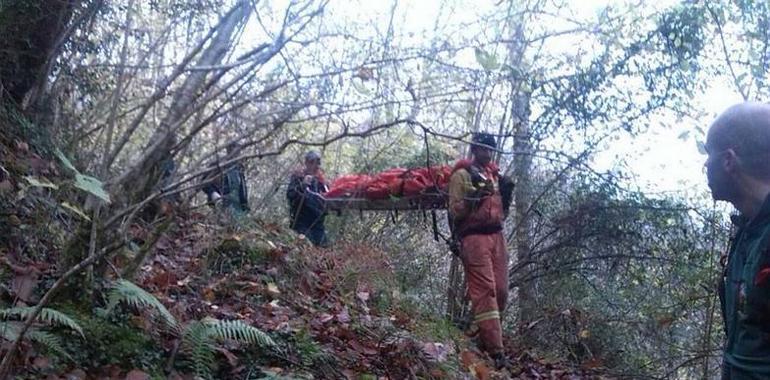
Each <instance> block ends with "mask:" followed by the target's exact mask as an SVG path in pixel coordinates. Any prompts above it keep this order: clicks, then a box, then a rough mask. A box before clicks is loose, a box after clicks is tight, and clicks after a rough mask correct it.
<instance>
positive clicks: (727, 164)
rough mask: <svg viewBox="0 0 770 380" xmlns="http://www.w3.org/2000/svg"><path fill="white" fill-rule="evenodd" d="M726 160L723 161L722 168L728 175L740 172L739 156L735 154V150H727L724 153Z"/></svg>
mask: <svg viewBox="0 0 770 380" xmlns="http://www.w3.org/2000/svg"><path fill="white" fill-rule="evenodd" d="M724 155H725V158H724V160H723V161H722V166H723V168H724V169H725V172H727V173H734V172H735V171H737V170H738V166H739V160H740V159H739V158H738V155H737V154H736V153H735V150H733V149H732V148H730V149H727V150H725V152H724Z"/></svg>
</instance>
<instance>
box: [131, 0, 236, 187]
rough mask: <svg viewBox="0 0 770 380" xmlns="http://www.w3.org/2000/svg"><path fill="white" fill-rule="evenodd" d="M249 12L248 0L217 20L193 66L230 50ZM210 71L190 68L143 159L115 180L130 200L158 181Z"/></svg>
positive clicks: (214, 61)
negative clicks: (210, 36)
mask: <svg viewBox="0 0 770 380" xmlns="http://www.w3.org/2000/svg"><path fill="white" fill-rule="evenodd" d="M250 13H251V5H250V3H248V2H240V3H238V4H237V5H236V6H235V7H233V9H232V10H231V11H230V12H228V13H227V15H225V16H224V18H223V19H222V20H221V21H220V23H219V25H218V27H217V31H216V34H215V35H214V37H213V38H212V39H211V42H210V43H209V45H208V47H207V48H206V49H205V50H203V52H202V53H201V55H200V57H199V58H198V61H197V62H196V64H195V65H196V66H215V65H217V64H219V63H220V62H221V61H222V59H223V58H224V57H225V56H226V55H227V53H228V52H229V51H230V49H231V47H232V43H233V38H234V36H235V34H236V32H237V31H238V30H239V28H240V26H241V25H242V24H243V23H244V22H245V21H246V19H247V18H248V16H249V14H250ZM209 73H210V71H204V70H201V71H197V70H196V71H192V72H191V73H190V74H189V75H188V76H187V78H185V80H184V82H183V83H182V85H181V86H180V87H179V89H177V91H176V94H175V95H174V98H173V99H172V101H171V106H170V107H169V111H168V113H167V114H166V116H165V117H164V118H163V119H162V120H161V122H160V126H159V127H158V128H157V129H156V131H155V133H154V134H153V136H152V137H151V138H150V143H149V145H148V146H147V148H146V149H145V153H144V154H143V155H142V158H141V159H140V160H139V162H137V163H136V164H135V165H133V166H132V167H131V168H130V169H129V170H128V171H127V172H126V173H124V174H123V175H121V177H120V178H119V179H118V180H117V183H118V184H119V185H121V186H122V187H123V188H124V190H125V191H126V194H128V196H129V199H130V201H138V200H141V199H144V198H146V197H147V196H148V195H149V194H150V193H152V191H153V187H154V186H155V185H156V184H157V183H158V181H159V179H160V177H161V175H162V169H161V167H160V165H162V163H164V162H165V161H166V160H169V159H171V149H172V148H173V147H174V145H175V144H176V138H177V136H176V130H177V129H178V126H179V125H180V124H181V123H183V122H184V121H185V119H186V118H187V117H188V115H190V114H191V110H192V108H193V107H194V106H195V103H196V100H197V99H198V98H199V97H200V96H201V95H202V94H201V92H202V90H203V89H204V87H205V86H206V84H207V81H206V78H207V77H208V75H209Z"/></svg>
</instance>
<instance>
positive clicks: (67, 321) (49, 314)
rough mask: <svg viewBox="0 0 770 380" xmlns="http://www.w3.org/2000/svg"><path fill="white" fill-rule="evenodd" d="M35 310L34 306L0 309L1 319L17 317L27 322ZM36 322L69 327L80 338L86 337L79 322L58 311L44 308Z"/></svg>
mask: <svg viewBox="0 0 770 380" xmlns="http://www.w3.org/2000/svg"><path fill="white" fill-rule="evenodd" d="M33 310H35V307H33V306H23V307H12V308H10V309H0V318H3V319H8V318H11V317H16V318H19V319H21V320H25V319H27V318H28V317H29V316H30V315H31V314H32V311H33ZM36 320H37V321H38V322H40V323H45V324H48V325H52V326H66V327H69V328H71V329H72V330H75V331H77V333H78V334H80V336H82V337H85V335H83V328H82V327H80V325H79V324H78V323H77V322H75V320H74V319H72V318H70V316H68V315H67V314H64V313H62V312H60V311H58V310H54V309H49V308H46V307H44V308H43V310H41V311H40V314H38V315H37V318H36Z"/></svg>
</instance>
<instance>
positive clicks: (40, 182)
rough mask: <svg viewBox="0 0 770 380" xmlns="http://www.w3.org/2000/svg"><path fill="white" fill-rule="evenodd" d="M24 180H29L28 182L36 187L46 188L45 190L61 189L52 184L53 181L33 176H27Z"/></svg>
mask: <svg viewBox="0 0 770 380" xmlns="http://www.w3.org/2000/svg"><path fill="white" fill-rule="evenodd" d="M24 179H25V180H27V182H29V184H30V185H31V186H34V187H45V188H49V189H54V190H58V189H59V186H56V184H54V183H52V182H51V181H49V180H47V179H45V178H35V177H32V176H25V177H24Z"/></svg>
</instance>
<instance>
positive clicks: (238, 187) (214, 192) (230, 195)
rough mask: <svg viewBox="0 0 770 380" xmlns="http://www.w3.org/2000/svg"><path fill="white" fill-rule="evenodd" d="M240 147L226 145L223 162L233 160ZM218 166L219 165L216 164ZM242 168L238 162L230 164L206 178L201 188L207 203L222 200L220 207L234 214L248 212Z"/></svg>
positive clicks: (232, 143)
mask: <svg viewBox="0 0 770 380" xmlns="http://www.w3.org/2000/svg"><path fill="white" fill-rule="evenodd" d="M239 148H240V146H239V145H238V143H236V142H231V143H230V144H228V145H227V155H226V156H225V158H224V161H225V162H227V161H229V160H231V159H233V158H235V157H236V156H237V154H238V150H239ZM216 165H217V166H219V163H218V162H217V163H216ZM243 172H244V167H243V164H241V163H240V162H236V163H231V164H228V165H226V166H224V167H222V170H221V171H218V172H216V173H214V174H213V178H212V177H208V178H207V179H206V181H208V183H207V184H206V185H205V186H204V187H203V192H204V193H206V196H207V197H208V201H209V203H214V202H217V201H218V200H220V199H221V200H222V206H223V207H225V208H226V209H229V210H233V211H234V212H236V213H242V212H246V211H248V210H249V196H248V190H247V189H246V177H245V176H244V174H243Z"/></svg>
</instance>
